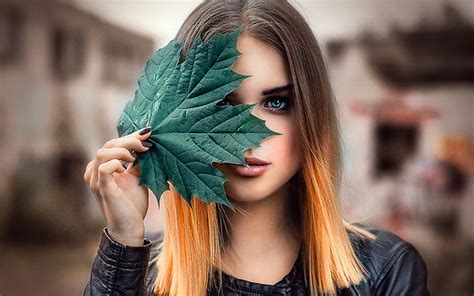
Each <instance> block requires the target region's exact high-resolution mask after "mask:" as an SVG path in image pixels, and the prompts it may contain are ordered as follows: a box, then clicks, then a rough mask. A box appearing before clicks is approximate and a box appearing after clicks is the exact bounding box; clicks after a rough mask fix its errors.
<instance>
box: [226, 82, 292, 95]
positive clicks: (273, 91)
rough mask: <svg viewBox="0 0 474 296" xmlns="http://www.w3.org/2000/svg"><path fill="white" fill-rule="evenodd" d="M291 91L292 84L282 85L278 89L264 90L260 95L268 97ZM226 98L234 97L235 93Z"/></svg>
mask: <svg viewBox="0 0 474 296" xmlns="http://www.w3.org/2000/svg"><path fill="white" fill-rule="evenodd" d="M292 89H293V85H292V84H287V85H284V86H278V87H273V88H269V89H265V90H263V91H262V95H264V96H268V95H273V94H278V93H284V92H288V91H290V90H292ZM227 97H231V98H233V97H236V95H235V91H232V92H230V93H229V94H228V95H227Z"/></svg>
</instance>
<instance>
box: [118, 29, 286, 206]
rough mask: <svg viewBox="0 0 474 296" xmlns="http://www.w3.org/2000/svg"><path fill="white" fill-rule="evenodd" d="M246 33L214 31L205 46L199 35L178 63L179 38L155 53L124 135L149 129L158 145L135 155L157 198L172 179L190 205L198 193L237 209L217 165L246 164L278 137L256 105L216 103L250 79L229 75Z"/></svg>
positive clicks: (128, 109)
mask: <svg viewBox="0 0 474 296" xmlns="http://www.w3.org/2000/svg"><path fill="white" fill-rule="evenodd" d="M241 29H242V27H241V26H240V27H238V28H237V29H236V30H234V31H233V32H229V33H226V34H221V33H216V34H214V35H213V36H212V37H211V38H210V39H209V41H208V42H206V43H203V42H202V40H201V38H200V37H197V38H196V40H194V42H193V44H192V46H191V48H190V50H189V51H188V53H187V55H186V58H185V59H184V61H183V62H181V63H180V62H179V59H180V52H181V48H182V46H181V45H180V44H179V43H177V42H176V41H175V40H171V41H170V42H169V43H168V44H167V45H166V46H164V47H162V48H160V49H158V50H157V51H156V52H155V53H154V54H153V56H152V57H151V58H150V59H149V60H148V61H147V62H146V64H145V67H144V70H143V72H142V73H141V75H140V78H139V80H138V89H137V90H136V92H135V97H134V98H133V100H130V101H129V102H128V103H127V104H126V106H125V108H124V110H123V112H122V114H121V115H120V118H119V120H118V124H117V131H118V134H119V136H123V135H127V134H130V133H132V132H134V131H136V130H138V129H141V128H143V127H146V126H151V127H152V133H151V135H150V137H149V138H148V140H147V141H148V142H151V143H153V147H152V148H150V149H149V150H148V151H146V152H144V153H140V154H138V157H137V163H138V165H139V166H140V170H141V177H140V184H144V185H145V186H146V187H148V188H150V190H151V191H152V192H153V193H154V194H155V196H156V197H157V198H158V199H159V198H160V197H161V195H162V193H163V192H164V191H166V190H169V184H168V183H167V181H168V180H169V181H170V182H171V183H172V184H173V186H174V187H175V188H176V190H177V191H178V193H179V194H180V195H181V196H182V197H183V198H184V199H185V200H186V201H187V203H188V204H189V206H191V198H192V196H195V197H196V198H199V199H201V200H202V201H204V202H206V203H210V202H217V203H221V204H224V205H226V206H228V207H230V208H232V209H233V206H232V204H231V203H230V201H229V200H228V199H227V196H226V193H225V191H224V182H225V181H226V180H228V179H227V178H226V177H225V175H224V174H223V173H222V172H221V171H219V170H218V169H216V168H214V167H213V166H212V163H213V162H216V163H232V164H241V165H244V166H248V164H247V163H246V162H245V159H244V156H243V155H244V151H245V150H247V149H249V148H251V147H258V146H260V143H261V142H262V141H263V140H264V139H265V138H267V137H269V136H272V135H281V134H280V133H277V132H274V131H272V130H270V129H268V128H267V127H266V125H265V121H264V120H261V119H260V118H258V117H255V116H254V115H252V114H251V111H252V108H253V107H254V106H255V105H256V104H237V105H218V103H219V102H220V101H222V100H223V99H224V98H225V96H226V95H227V94H228V93H230V92H232V91H233V90H234V89H236V88H237V87H238V86H239V85H240V83H241V82H242V81H243V80H244V79H246V78H247V77H251V76H252V75H241V74H239V73H236V72H234V71H233V70H232V66H233V65H234V63H235V62H236V60H237V58H238V56H239V55H240V54H241V53H240V52H239V51H238V50H237V47H236V44H237V39H238V37H239V34H240V32H241Z"/></svg>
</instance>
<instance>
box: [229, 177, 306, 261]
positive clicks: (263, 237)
mask: <svg viewBox="0 0 474 296" xmlns="http://www.w3.org/2000/svg"><path fill="white" fill-rule="evenodd" d="M292 198H294V197H293V196H290V190H289V184H288V183H287V184H285V185H284V186H282V187H281V188H280V189H279V190H277V191H276V192H275V193H273V194H272V195H271V196H268V197H266V198H264V199H262V200H260V201H254V202H240V201H233V204H234V205H235V207H236V211H235V212H234V211H232V210H227V211H226V212H227V213H226V215H227V217H228V218H229V220H230V227H229V235H230V241H229V245H228V247H227V250H226V252H228V253H229V254H228V255H230V257H232V258H234V259H233V260H232V261H234V260H236V261H237V262H238V261H240V259H241V258H262V257H263V258H266V257H267V256H268V255H269V254H277V253H287V254H295V253H297V252H298V250H299V246H300V241H299V239H298V237H297V230H296V229H295V227H294V225H293V224H292V223H290V222H291V221H292V220H291V217H290V215H291V208H292V207H291V206H290V203H291V202H296V201H294V200H291V199H292ZM225 257H227V256H225ZM247 260H248V259H247Z"/></svg>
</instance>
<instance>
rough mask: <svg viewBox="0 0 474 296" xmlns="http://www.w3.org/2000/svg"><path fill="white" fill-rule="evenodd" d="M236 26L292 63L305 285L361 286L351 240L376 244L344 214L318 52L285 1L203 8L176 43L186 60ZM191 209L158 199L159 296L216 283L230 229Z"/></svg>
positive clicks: (218, 216) (210, 210)
mask: <svg viewBox="0 0 474 296" xmlns="http://www.w3.org/2000/svg"><path fill="white" fill-rule="evenodd" d="M238 26H242V32H245V33H247V34H248V35H250V36H252V37H254V38H257V39H259V40H261V41H264V42H266V43H267V44H269V45H271V46H273V47H274V48H275V49H277V50H278V51H279V52H280V53H281V55H282V56H283V57H284V58H285V60H286V61H287V63H288V68H289V69H290V77H291V78H290V79H291V83H292V84H293V90H292V91H293V101H294V113H293V114H294V117H295V118H294V120H295V124H296V133H297V135H296V137H297V139H298V149H300V152H301V155H302V165H301V168H300V170H299V171H298V172H297V173H296V174H295V176H294V177H292V178H291V180H290V181H289V182H290V187H291V188H292V194H294V195H295V196H296V198H295V199H296V200H297V201H298V202H296V203H295V206H294V211H293V214H294V215H293V216H294V219H295V221H296V222H297V223H296V224H295V225H297V227H298V228H299V229H297V231H298V233H299V234H300V236H301V238H302V247H303V254H304V256H303V258H304V259H303V261H304V265H303V266H304V274H305V281H306V285H307V287H309V288H310V290H311V294H312V295H319V294H321V293H322V294H336V292H337V289H339V288H345V287H348V286H350V285H353V284H358V283H360V282H361V281H362V280H364V279H365V277H366V276H367V270H366V269H365V268H364V266H363V265H362V263H361V262H360V261H359V259H358V258H357V256H356V254H355V251H354V250H353V248H352V244H351V241H350V239H349V232H352V233H354V234H357V235H358V236H360V237H362V238H367V239H374V238H375V236H374V235H373V234H372V233H370V232H368V231H367V230H365V229H363V228H361V227H359V226H356V225H355V223H349V222H348V221H346V220H345V219H344V217H343V214H342V209H341V205H340V201H339V198H338V194H339V187H340V180H341V170H342V168H341V158H340V152H341V147H340V141H339V127H338V121H337V115H336V102H335V98H334V95H333V92H332V89H331V86H330V82H329V77H328V74H327V70H326V65H325V62H324V59H323V55H322V52H321V49H320V47H319V44H318V42H317V40H316V38H315V36H314V34H313V32H312V31H311V29H310V27H309V26H308V24H307V23H306V21H305V20H304V18H303V17H302V16H301V15H300V13H299V12H298V11H297V10H296V9H295V8H294V7H293V6H292V5H291V4H290V3H288V2H286V1H284V0H280V1H268V0H231V1H204V2H202V3H200V4H199V5H198V6H197V7H196V8H195V9H194V10H193V11H192V12H191V14H190V15H189V16H188V17H187V18H186V20H185V21H184V23H183V25H182V26H181V28H180V29H179V31H178V33H177V35H176V37H175V40H176V41H177V42H179V43H180V44H181V45H182V46H183V49H182V52H181V55H182V56H181V58H183V57H185V55H186V53H187V51H188V50H189V48H190V47H191V45H192V43H193V41H194V40H195V38H196V37H197V36H200V37H201V38H202V40H203V41H204V42H207V40H209V38H210V37H211V36H212V35H213V34H215V33H217V32H219V33H228V32H231V31H234V30H235V29H236V28H237V27H238ZM292 198H294V197H292ZM191 202H192V208H191V207H190V206H189V205H188V204H187V203H186V201H185V200H184V199H183V198H182V197H181V196H180V195H179V193H178V192H177V191H176V190H175V189H174V187H173V186H172V184H170V190H169V191H166V192H165V193H164V194H163V196H162V197H161V199H160V208H161V209H163V213H164V222H165V230H164V239H163V241H162V243H161V244H160V246H158V247H159V248H161V250H160V253H159V255H158V260H157V262H156V264H157V266H156V267H157V269H158V275H157V278H156V281H155V283H154V289H153V291H154V293H155V294H158V295H205V294H206V291H207V289H208V286H209V284H210V282H211V280H214V279H215V273H214V270H215V267H216V266H218V263H219V262H221V260H220V259H221V252H222V251H223V250H224V245H225V243H226V235H227V233H228V232H227V231H228V226H229V225H228V222H229V221H227V220H226V217H225V209H224V206H223V205H221V204H216V203H209V204H206V203H204V202H202V201H201V200H199V199H197V198H195V197H193V198H192V201H191ZM218 271H219V273H218V274H219V275H221V273H220V270H218Z"/></svg>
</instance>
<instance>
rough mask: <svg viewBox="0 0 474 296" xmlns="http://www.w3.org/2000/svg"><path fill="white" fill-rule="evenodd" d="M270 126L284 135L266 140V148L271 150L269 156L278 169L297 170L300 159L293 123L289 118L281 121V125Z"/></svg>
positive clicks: (289, 171)
mask: <svg viewBox="0 0 474 296" xmlns="http://www.w3.org/2000/svg"><path fill="white" fill-rule="evenodd" d="M270 128H271V129H273V130H275V131H277V132H279V133H282V134H283V135H278V136H275V137H271V138H269V139H268V141H266V142H265V143H266V144H267V145H265V146H266V147H264V149H265V150H268V152H269V153H268V158H269V160H270V161H272V163H273V166H274V167H275V168H276V169H277V170H278V171H280V172H281V171H282V170H286V171H288V173H290V174H291V173H292V172H294V171H295V170H297V168H298V167H299V161H300V160H299V155H298V149H297V145H298V143H297V140H296V137H295V133H294V129H293V125H292V123H291V122H290V121H289V120H288V121H284V122H280V124H279V127H275V128H272V127H270Z"/></svg>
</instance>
